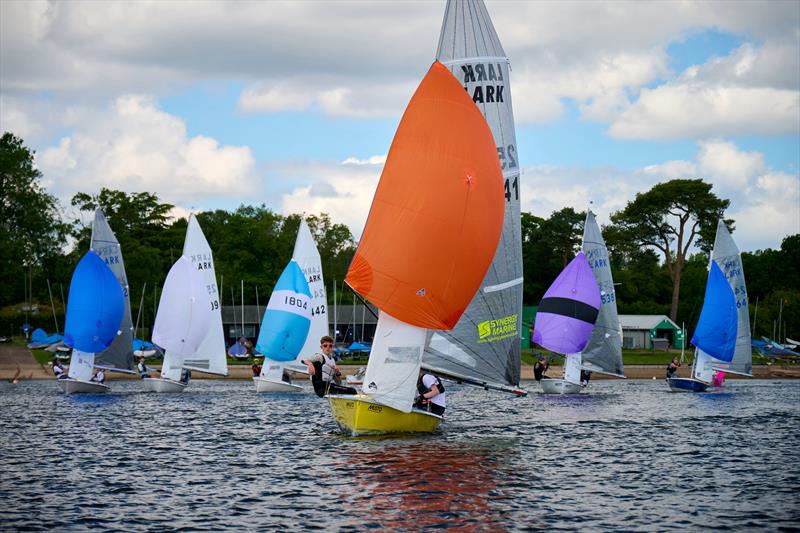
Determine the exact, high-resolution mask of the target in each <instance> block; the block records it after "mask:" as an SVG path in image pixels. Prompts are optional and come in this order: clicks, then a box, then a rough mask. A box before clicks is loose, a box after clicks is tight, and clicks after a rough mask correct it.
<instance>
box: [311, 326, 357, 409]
mask: <svg viewBox="0 0 800 533" xmlns="http://www.w3.org/2000/svg"><path fill="white" fill-rule="evenodd" d="M319 343H320V352H317V353H315V354H314V355H312V356H310V357H306V358H305V359H304V360H303V363H305V364H306V367H308V375H309V377H310V378H311V384H312V385H313V386H314V392H315V393H316V394H317V396H319V397H320V398H322V397H323V396H325V394H327V393H331V394H358V391H357V390H356V389H354V388H352V387H344V386H342V385H340V384H339V383H340V382H341V375H342V374H341V372H339V369H338V368H336V360H335V359H334V358H333V338H331V337H329V336H328V335H325V336H324V337H322V338H321V339H320V340H319Z"/></svg>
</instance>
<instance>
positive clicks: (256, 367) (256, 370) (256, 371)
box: [250, 359, 261, 378]
mask: <svg viewBox="0 0 800 533" xmlns="http://www.w3.org/2000/svg"><path fill="white" fill-rule="evenodd" d="M250 369H251V370H252V371H253V377H254V378H257V377H258V376H260V375H261V361H259V360H258V359H253V366H251V367H250Z"/></svg>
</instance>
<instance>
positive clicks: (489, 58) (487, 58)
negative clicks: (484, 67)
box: [440, 56, 509, 67]
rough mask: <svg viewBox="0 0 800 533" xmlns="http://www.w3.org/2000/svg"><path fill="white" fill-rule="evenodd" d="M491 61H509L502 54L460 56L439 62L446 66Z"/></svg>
mask: <svg viewBox="0 0 800 533" xmlns="http://www.w3.org/2000/svg"><path fill="white" fill-rule="evenodd" d="M491 61H505V62H506V63H509V61H508V58H507V57H503V56H494V57H492V56H480V57H461V58H458V59H451V60H449V61H440V63H441V64H442V65H444V66H446V67H452V66H455V65H461V64H462V63H486V62H491Z"/></svg>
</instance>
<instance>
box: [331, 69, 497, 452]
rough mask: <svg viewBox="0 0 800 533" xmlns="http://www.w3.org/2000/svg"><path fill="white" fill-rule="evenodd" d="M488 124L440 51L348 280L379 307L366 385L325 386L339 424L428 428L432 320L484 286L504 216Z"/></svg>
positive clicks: (451, 313)
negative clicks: (424, 406) (425, 387)
mask: <svg viewBox="0 0 800 533" xmlns="http://www.w3.org/2000/svg"><path fill="white" fill-rule="evenodd" d="M503 204H504V201H503V182H502V171H501V169H500V162H499V159H498V156H497V150H496V147H495V145H494V140H493V138H492V133H491V130H490V129H489V127H488V125H487V123H486V120H485V119H484V118H483V116H482V115H481V113H480V111H479V110H478V108H477V107H476V106H475V104H474V103H473V102H472V100H471V98H470V97H469V96H468V95H467V93H466V92H465V91H464V88H463V87H462V86H461V84H460V83H459V82H458V80H457V79H456V78H455V77H454V76H453V75H452V74H451V72H450V71H449V70H448V69H447V67H445V66H444V65H442V64H441V63H440V62H438V61H435V62H434V63H433V65H432V66H431V68H430V70H429V71H428V73H427V74H426V75H425V78H424V79H423V80H422V82H421V83H420V85H419V87H418V88H417V90H416V92H415V93H414V96H413V97H412V98H411V101H410V102H409V104H408V107H407V108H406V111H405V113H404V114H403V117H402V119H401V120H400V125H399V126H398V128H397V132H396V134H395V137H394V140H393V141H392V146H391V148H390V149H389V154H388V156H387V159H386V164H385V166H384V169H383V173H382V174H381V178H380V181H379V182H378V187H377V189H376V191H375V196H374V198H373V201H372V207H371V209H370V212H369V217H368V218H367V222H366V225H365V227H364V231H363V234H362V237H361V240H360V242H359V244H358V248H357V250H356V253H355V256H354V257H353V260H352V262H351V264H350V268H349V269H348V272H347V276H346V278H345V281H346V282H347V283H348V285H350V287H351V288H352V289H353V290H354V291H356V292H358V293H359V294H360V295H361V296H362V297H363V298H364V299H365V300H367V301H369V302H370V303H372V304H373V305H374V306H375V307H377V308H378V310H379V316H378V325H377V328H376V332H375V338H374V341H373V345H372V351H371V353H370V358H369V362H368V363H367V370H366V374H365V376H364V385H363V387H362V393H361V394H357V395H339V394H337V395H328V396H327V399H328V402H329V404H330V407H331V411H332V413H333V416H334V419H335V420H336V423H337V425H338V426H339V428H340V429H341V430H342V432H344V433H346V434H349V435H352V436H360V435H373V434H388V433H403V432H431V431H434V430H435V429H436V428H437V427H438V426H439V424H440V423H441V421H442V417H441V416H439V415H435V414H433V413H430V412H428V411H423V410H420V409H416V408H414V407H413V404H414V397H415V395H416V389H417V379H418V375H419V370H420V368H421V363H422V353H423V351H424V349H425V346H426V343H427V340H428V330H437V331H443V330H451V329H452V328H453V327H454V326H455V325H456V323H457V322H458V320H459V318H461V315H462V314H463V313H464V311H465V310H466V308H467V306H468V305H469V302H470V301H471V300H472V297H473V295H474V294H475V292H476V291H477V290H478V288H479V287H480V283H481V281H482V280H483V279H484V276H485V275H486V271H487V269H488V268H489V266H490V264H491V261H492V258H493V257H494V255H495V251H496V249H497V244H498V242H499V240H500V233H501V231H502V224H503V209H504V205H503Z"/></svg>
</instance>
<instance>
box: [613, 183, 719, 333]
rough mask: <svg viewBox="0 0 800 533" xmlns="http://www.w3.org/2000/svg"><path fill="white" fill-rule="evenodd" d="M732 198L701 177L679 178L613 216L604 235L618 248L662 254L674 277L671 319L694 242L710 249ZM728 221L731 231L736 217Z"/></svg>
mask: <svg viewBox="0 0 800 533" xmlns="http://www.w3.org/2000/svg"><path fill="white" fill-rule="evenodd" d="M729 204H730V201H729V200H723V199H720V198H718V197H717V196H716V195H715V194H714V193H712V192H711V185H710V184H708V183H705V182H704V181H703V180H701V179H691V180H690V179H678V180H672V181H668V182H666V183H659V184H657V185H656V186H654V187H653V188H652V189H650V190H649V191H647V192H645V193H639V194H637V195H636V198H635V199H634V200H632V201H631V202H628V205H626V206H625V208H624V209H623V210H622V211H618V212H616V213H614V214H612V215H611V222H612V224H613V228H610V230H609V231H608V232H607V233H606V235H607V238H608V239H609V241H611V242H613V243H614V244H615V245H616V248H617V249H619V250H625V248H626V244H627V251H628V253H630V252H631V251H632V250H634V249H635V248H653V249H656V250H658V251H659V252H660V254H661V256H662V257H663V259H664V264H665V265H666V267H667V271H668V272H669V275H670V279H671V280H672V299H671V304H670V314H669V316H670V318H671V319H672V320H676V319H677V315H678V304H679V301H680V290H681V274H682V272H683V267H684V264H685V263H686V257H687V253H688V252H689V249H690V248H691V247H692V246H693V245H695V246H698V247H699V248H700V249H701V250H703V251H706V252H707V251H708V250H709V249H710V247H711V244H712V243H713V241H714V234H715V231H716V227H717V221H718V220H719V219H720V218H722V216H723V214H724V212H725V209H726V208H727V207H728V205H729ZM725 223H726V224H727V225H728V227H729V228H730V229H731V230H732V229H733V228H732V225H733V221H732V220H726V221H725Z"/></svg>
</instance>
